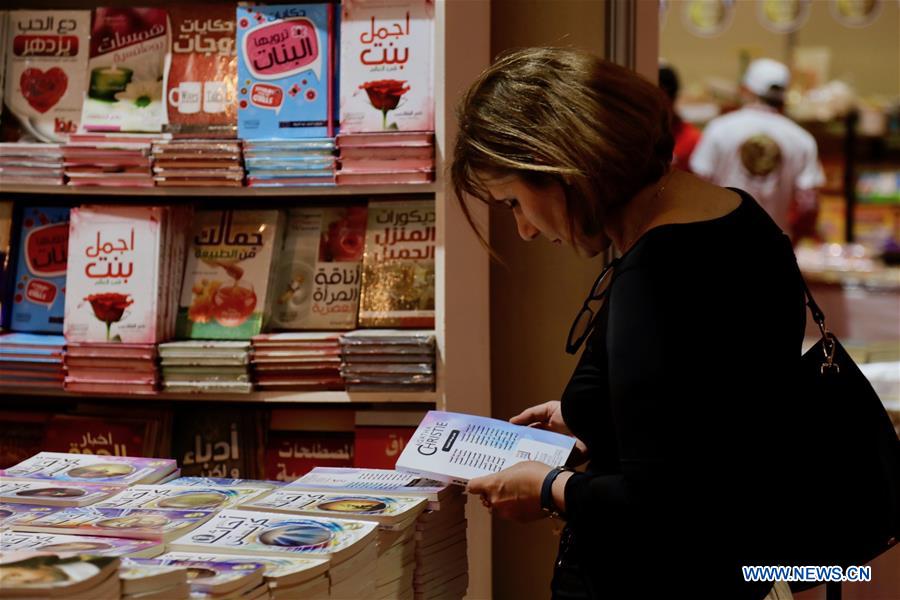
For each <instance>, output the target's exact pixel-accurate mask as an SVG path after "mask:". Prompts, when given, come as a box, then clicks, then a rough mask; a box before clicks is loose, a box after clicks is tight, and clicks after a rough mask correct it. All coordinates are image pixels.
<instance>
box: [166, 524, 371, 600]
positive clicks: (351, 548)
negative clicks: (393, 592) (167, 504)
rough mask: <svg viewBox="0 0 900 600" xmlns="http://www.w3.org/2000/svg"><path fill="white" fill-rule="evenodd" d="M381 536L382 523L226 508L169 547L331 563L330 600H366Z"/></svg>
mask: <svg viewBox="0 0 900 600" xmlns="http://www.w3.org/2000/svg"><path fill="white" fill-rule="evenodd" d="M376 536H377V531H376V525H375V524H374V523H371V522H366V521H357V520H345V519H331V518H318V517H308V516H304V517H299V516H291V515H285V514H279V513H271V512H258V511H245V510H223V511H221V512H219V513H218V514H216V515H215V517H213V518H212V519H211V520H210V521H208V522H206V523H205V524H204V525H202V526H200V527H199V528H198V529H196V530H195V531H193V532H191V533H188V534H187V535H185V536H183V537H181V538H179V539H177V540H175V541H174V542H172V543H171V544H170V546H169V549H170V550H172V551H177V552H204V553H206V552H209V553H214V554H239V555H263V556H281V557H295V556H311V557H315V558H324V559H328V560H329V568H328V581H329V588H330V596H331V597H332V598H364V597H367V595H368V592H369V591H371V589H372V588H373V587H374V582H375V579H376V572H375V567H376V560H377V543H376ZM286 597H290V596H286Z"/></svg>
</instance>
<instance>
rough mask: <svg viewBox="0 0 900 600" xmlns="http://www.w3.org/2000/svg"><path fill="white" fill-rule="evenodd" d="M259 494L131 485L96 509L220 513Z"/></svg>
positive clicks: (229, 489) (254, 490) (249, 489)
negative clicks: (150, 509) (210, 511)
mask: <svg viewBox="0 0 900 600" xmlns="http://www.w3.org/2000/svg"><path fill="white" fill-rule="evenodd" d="M261 493H263V490H260V489H259V488H252V487H246V488H241V487H199V486H184V487H181V486H174V485H168V484H167V485H134V486H131V487H130V488H128V489H126V490H123V491H121V492H120V493H118V494H116V495H115V496H113V497H112V498H109V499H106V500H104V501H103V502H100V503H99V504H96V506H97V507H98V508H167V509H175V510H221V509H223V508H232V507H234V506H235V505H237V504H238V503H240V502H250V501H252V500H253V499H254V498H255V497H256V496H259V495H260V494H261Z"/></svg>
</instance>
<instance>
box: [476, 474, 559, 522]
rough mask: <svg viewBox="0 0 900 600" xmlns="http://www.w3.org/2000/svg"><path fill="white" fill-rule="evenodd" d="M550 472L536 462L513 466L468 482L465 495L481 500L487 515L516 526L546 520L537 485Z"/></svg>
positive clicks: (541, 482) (542, 481)
mask: <svg viewBox="0 0 900 600" xmlns="http://www.w3.org/2000/svg"><path fill="white" fill-rule="evenodd" d="M550 471H551V468H550V467H548V466H547V465H545V464H544V463H540V462H537V461H533V460H529V461H524V462H520V463H516V464H514V465H513V466H511V467H509V468H508V469H503V470H502V471H500V472H499V473H494V474H493V475H485V476H483V477H476V478H475V479H472V480H470V481H469V485H467V486H466V491H467V492H468V493H470V494H477V495H480V496H481V501H482V504H484V505H485V506H487V507H488V509H489V510H490V511H491V513H493V514H495V515H497V516H499V517H501V518H504V519H510V520H513V521H519V522H520V523H527V522H528V521H535V520H537V519H540V518H542V517H545V516H547V515H546V513H545V512H544V511H543V510H541V485H542V484H543V483H544V478H545V477H546V476H547V473H549V472H550Z"/></svg>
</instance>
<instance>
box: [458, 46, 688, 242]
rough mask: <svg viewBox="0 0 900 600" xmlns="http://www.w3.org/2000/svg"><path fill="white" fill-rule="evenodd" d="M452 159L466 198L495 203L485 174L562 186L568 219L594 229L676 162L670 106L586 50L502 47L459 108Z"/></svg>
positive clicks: (625, 71)
mask: <svg viewBox="0 0 900 600" xmlns="http://www.w3.org/2000/svg"><path fill="white" fill-rule="evenodd" d="M457 118H458V120H459V134H458V137H457V139H456V146H455V148H454V151H453V164H452V166H451V168H450V171H451V179H452V182H453V187H454V190H455V192H456V195H457V198H458V199H459V202H460V206H461V207H462V210H463V212H464V213H465V215H466V218H467V219H468V220H469V223H470V224H472V226H473V228H474V227H475V226H474V222H473V221H472V217H471V214H470V212H469V210H468V207H467V206H466V203H465V201H464V196H465V195H466V194H469V195H472V196H474V197H476V198H478V199H480V200H482V201H485V202H489V201H490V200H491V197H490V194H489V193H488V191H487V189H486V188H485V185H484V183H483V182H482V181H481V179H480V177H482V176H485V175H487V176H491V177H494V176H503V175H510V174H511V175H517V176H519V177H520V178H522V179H523V180H524V181H525V182H527V183H529V184H531V185H534V186H537V187H542V186H545V185H547V184H549V183H551V182H553V181H556V182H559V183H561V184H562V185H563V189H564V190H565V192H566V204H567V209H568V215H569V227H570V229H572V228H573V227H574V224H575V223H578V225H579V227H580V229H581V231H582V233H584V234H586V235H589V236H591V235H595V234H596V233H598V232H599V231H600V228H601V225H602V222H603V217H604V215H605V214H607V213H609V212H610V211H614V210H615V209H616V208H618V207H620V206H622V205H623V204H625V203H627V202H628V201H629V200H630V199H631V198H632V197H633V196H634V195H635V194H636V193H637V191H638V190H640V189H641V188H643V187H645V186H647V185H649V184H652V183H654V182H656V181H658V180H659V179H660V177H662V175H663V174H664V173H665V172H666V170H667V169H668V168H669V165H670V163H671V161H672V150H673V146H674V140H673V138H672V134H671V130H670V120H671V113H670V109H669V106H668V103H667V102H666V99H665V96H664V95H663V93H662V92H661V90H660V89H659V88H658V87H657V86H656V85H654V84H652V83H650V82H649V81H647V80H646V79H644V78H643V77H641V76H639V75H637V74H636V73H634V72H633V71H630V70H628V69H625V68H624V67H620V66H618V65H616V64H614V63H611V62H609V61H606V60H603V59H600V58H598V57H596V56H593V55H592V54H590V53H588V52H584V51H581V50H575V49H568V48H526V49H523V50H516V51H513V52H508V53H504V54H502V55H500V56H499V57H498V58H497V60H496V61H495V62H494V64H493V65H491V66H490V67H489V68H488V69H487V70H486V71H485V72H484V73H482V74H481V76H480V77H479V78H478V79H477V80H476V81H475V82H474V83H473V84H472V85H471V87H470V88H469V90H468V91H467V92H466V94H465V96H464V97H463V99H462V101H461V102H460V104H459V108H458V109H457Z"/></svg>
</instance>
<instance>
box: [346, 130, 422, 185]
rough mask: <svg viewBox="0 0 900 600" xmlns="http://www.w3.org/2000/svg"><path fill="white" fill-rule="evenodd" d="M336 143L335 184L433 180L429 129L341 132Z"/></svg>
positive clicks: (377, 183)
mask: <svg viewBox="0 0 900 600" xmlns="http://www.w3.org/2000/svg"><path fill="white" fill-rule="evenodd" d="M337 146H338V151H339V155H338V161H339V165H340V167H339V168H338V172H337V183H338V185H348V184H351V185H352V184H359V185H379V184H395V183H428V182H429V181H433V180H434V133H433V132H431V131H397V132H391V133H352V134H341V135H339V136H338V137H337Z"/></svg>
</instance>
